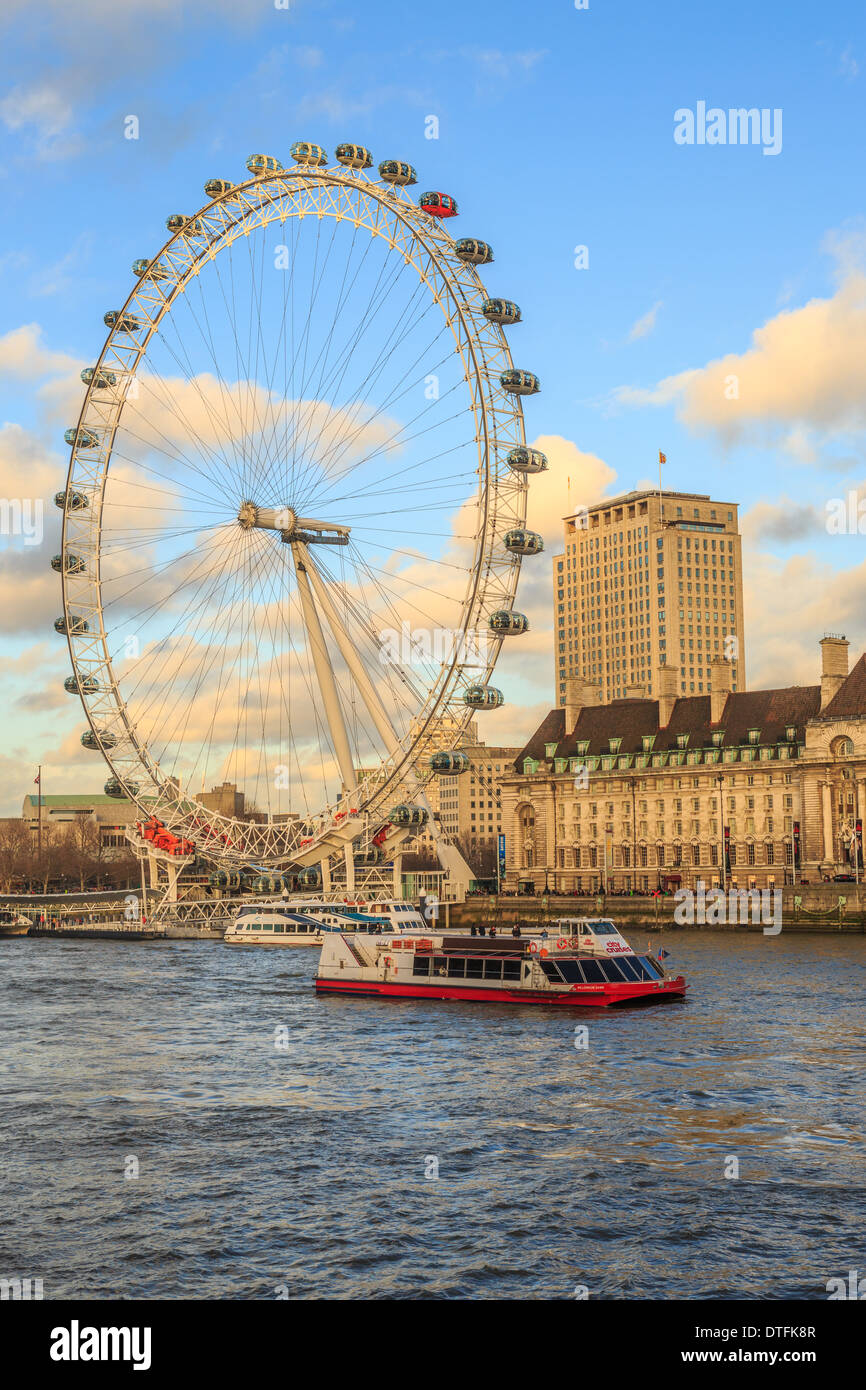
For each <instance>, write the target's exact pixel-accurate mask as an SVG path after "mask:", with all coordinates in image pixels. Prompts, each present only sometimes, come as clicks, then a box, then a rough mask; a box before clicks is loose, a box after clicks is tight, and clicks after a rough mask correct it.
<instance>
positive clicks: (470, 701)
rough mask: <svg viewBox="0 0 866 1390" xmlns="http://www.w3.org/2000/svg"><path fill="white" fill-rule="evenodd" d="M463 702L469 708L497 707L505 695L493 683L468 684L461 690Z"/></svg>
mask: <svg viewBox="0 0 866 1390" xmlns="http://www.w3.org/2000/svg"><path fill="white" fill-rule="evenodd" d="M463 703H464V705H468V706H469V708H470V709H499V708H500V707H501V706H502V705H504V704H505V696H504V695H503V693H502V691H501V690H497V689H496V686H495V685H470V686H468V687H467V689H466V690H464V692H463Z"/></svg>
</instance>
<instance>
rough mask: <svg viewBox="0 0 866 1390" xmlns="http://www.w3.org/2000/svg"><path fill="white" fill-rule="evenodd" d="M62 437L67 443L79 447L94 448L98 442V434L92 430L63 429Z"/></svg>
mask: <svg viewBox="0 0 866 1390" xmlns="http://www.w3.org/2000/svg"><path fill="white" fill-rule="evenodd" d="M63 438H64V439H65V440H66V443H67V444H75V445H77V447H78V448H79V449H95V448H97V446H98V444H99V435H98V434H94V433H93V430H85V429H71V430H64V431H63Z"/></svg>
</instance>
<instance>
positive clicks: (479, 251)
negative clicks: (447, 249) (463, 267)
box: [454, 236, 493, 265]
mask: <svg viewBox="0 0 866 1390" xmlns="http://www.w3.org/2000/svg"><path fill="white" fill-rule="evenodd" d="M454 251H455V254H456V255H457V256H458V257H459V259H460V260H461V261H467V262H468V263H469V265H491V264H492V262H493V247H492V246H488V244H487V242H486V241H478V240H477V238H476V237H471V236H465V237H461V238H460V240H459V241H455V243H454Z"/></svg>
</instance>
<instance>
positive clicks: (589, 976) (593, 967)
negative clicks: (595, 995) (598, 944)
mask: <svg viewBox="0 0 866 1390" xmlns="http://www.w3.org/2000/svg"><path fill="white" fill-rule="evenodd" d="M580 963H581V965H582V966H583V977H584V979H585V980H586V982H587V984H590V985H601V984H604V980H605V976H604V974H603V972H602V968H601V961H598V960H584V961H581V962H580Z"/></svg>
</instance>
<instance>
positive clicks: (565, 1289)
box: [0, 932, 866, 1299]
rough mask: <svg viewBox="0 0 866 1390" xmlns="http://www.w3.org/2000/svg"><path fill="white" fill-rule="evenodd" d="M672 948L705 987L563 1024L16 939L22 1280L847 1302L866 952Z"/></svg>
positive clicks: (105, 1285) (128, 1288)
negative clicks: (581, 1034)
mask: <svg viewBox="0 0 866 1390" xmlns="http://www.w3.org/2000/svg"><path fill="white" fill-rule="evenodd" d="M632 935H633V939H634V941H635V944H636V945H640V946H642V945H643V944H644V940H643V937H641V938H640V940H639V941H638V938H637V935H636V934H632ZM665 944H666V945H667V947H668V949H670V950H671V952H672V956H671V960H670V961H669V962H668V964H669V965H673V966H675V968H676V970H677V971H678V972H679V971H680V970H681V971H682V972H683V973H685V974H686V975H687V977H688V979H689V982H690V992H689V995H688V997H687V998H686V999H685V1000H684V1001H682V1002H679V1001H673V1002H669V1003H667V1004H665V1005H658V1006H655V1007H653V1008H640V1009H633V1010H630V1011H628V1012H612V1013H602V1012H601V1011H595V1010H586V1011H583V1012H582V1013H577V1012H571V1011H569V1012H568V1013H566V1012H564V1011H562V1010H554V1009H546V1008H532V1007H523V1006H512V1007H508V1006H502V1007H500V1006H498V1005H471V1004H462V1003H450V1004H448V1003H444V1004H432V1003H431V1004H426V1003H423V1002H417V1003H416V1002H397V1001H377V1000H365V999H340V998H321V999H318V998H316V996H315V994H314V993H313V990H312V988H311V980H312V976H313V972H314V969H315V964H316V953H315V952H313V951H310V950H303V949H300V950H298V949H293V950H289V949H283V950H265V949H256V948H247V949H239V948H229V947H225V946H223V945H222V944H221V943H219V942H216V943H214V942H186V941H177V942H168V943H156V942H140V943H134V944H133V943H126V944H123V943H113V942H108V941H67V942H60V941H55V940H49V939H45V938H40V939H36V940H29V939H14V940H4V941H2V942H0V1115H2V1148H0V1172H2V1192H3V1201H2V1204H0V1276H4V1277H11V1276H16V1275H17V1276H19V1277H31V1278H42V1280H43V1286H44V1294H45V1297H46V1298H52V1297H85V1298H102V1297H114V1298H116V1297H122V1298H146V1297H152V1298H179V1297H191V1298H216V1299H220V1298H237V1299H250V1298H275V1297H278V1296H280V1295H282V1296H286V1294H287V1295H288V1296H289V1297H290V1298H309V1297H337V1298H390V1297H410V1298H411V1297H434V1298H454V1297H470V1298H571V1297H574V1294H575V1290H576V1289H578V1288H580V1287H582V1288H585V1289H586V1290H588V1292H589V1294H590V1296H591V1297H594V1298H688V1299H708V1298H723V1299H724V1298H736V1297H739V1298H744V1297H745V1298H756V1299H786V1298H826V1297H827V1293H826V1283H827V1280H828V1279H830V1278H833V1277H839V1276H842V1277H847V1273H848V1271H849V1270H850V1269H852V1268H858V1267H859V1269H860V1270H861V1272H866V1240H864V1234H863V1233H864V1230H866V1195H864V1194H866V1168H864V1157H866V1143H864V1127H866V1118H864V1092H866V1085H864V1082H866V1018H864V989H866V937H846V938H844V939H842V938H835V937H832V936H826V937H821V936H796V937H793V936H792V937H785V936H784V934H783V935H782V936H781V937H777V938H767V937H763V936H750V935H732V934H727V933H726V934H715V933H710V932H707V933H701V934H700V935H698V934H694V935H691V934H684V933H677V934H671V935H670V936H668V938H667V940H666V943H665ZM583 1024H585V1025H588V1028H589V1036H588V1047H587V1048H585V1049H583V1048H578V1047H576V1046H575V1041H576V1038H575V1027H576V1026H579V1025H583ZM578 1041H579V1038H578ZM732 1160H736V1164H737V1165H738V1168H739V1176H738V1177H732V1176H726V1173H731V1172H733V1171H734V1168H735V1165H734V1164H733V1163H732ZM437 1174H438V1176H437Z"/></svg>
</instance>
